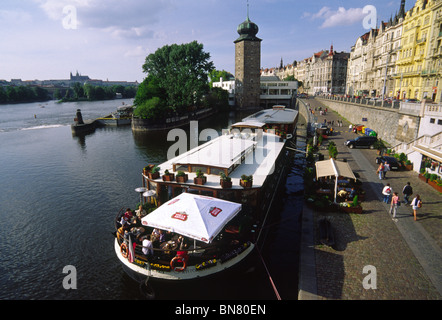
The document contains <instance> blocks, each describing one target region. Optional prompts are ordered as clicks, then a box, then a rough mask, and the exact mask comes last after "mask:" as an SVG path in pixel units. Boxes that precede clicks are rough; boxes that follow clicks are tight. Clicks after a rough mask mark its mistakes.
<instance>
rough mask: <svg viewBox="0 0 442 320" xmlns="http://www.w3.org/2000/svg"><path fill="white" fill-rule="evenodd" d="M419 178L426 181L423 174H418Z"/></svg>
mask: <svg viewBox="0 0 442 320" xmlns="http://www.w3.org/2000/svg"><path fill="white" fill-rule="evenodd" d="M418 177H419V179H420V180H422V181H423V182H425V183H427V182H428V178H426V177H425V176H424V175H423V174H421V173H420V174H419V176H418Z"/></svg>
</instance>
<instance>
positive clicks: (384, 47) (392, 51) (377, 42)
mask: <svg viewBox="0 0 442 320" xmlns="http://www.w3.org/2000/svg"><path fill="white" fill-rule="evenodd" d="M404 17H405V0H402V1H401V6H400V8H399V13H398V14H396V15H395V17H394V18H393V17H391V18H390V20H389V21H388V22H381V24H380V26H379V28H376V29H371V30H370V31H369V32H367V33H365V34H363V35H362V36H360V37H359V38H358V39H357V40H356V43H355V45H354V46H352V48H351V53H350V59H349V63H348V68H347V88H346V94H348V95H351V96H372V97H376V96H377V97H382V96H384V97H391V96H393V91H394V81H395V80H394V75H395V74H396V68H397V67H396V61H397V59H398V53H399V50H400V49H401V39H402V24H403V21H404Z"/></svg>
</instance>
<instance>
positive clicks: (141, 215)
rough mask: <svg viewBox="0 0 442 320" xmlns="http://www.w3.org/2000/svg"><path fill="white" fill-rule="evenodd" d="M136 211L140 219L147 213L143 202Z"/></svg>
mask: <svg viewBox="0 0 442 320" xmlns="http://www.w3.org/2000/svg"><path fill="white" fill-rule="evenodd" d="M135 212H136V214H137V217H138V218H140V219H141V218H143V217H144V216H146V215H147V213H146V210H144V209H143V206H142V205H141V204H140V206H139V207H138V210H135Z"/></svg>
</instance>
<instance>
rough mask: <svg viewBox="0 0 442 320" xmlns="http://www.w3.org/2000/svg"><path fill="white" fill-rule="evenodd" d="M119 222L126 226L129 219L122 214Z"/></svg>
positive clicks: (128, 223)
mask: <svg viewBox="0 0 442 320" xmlns="http://www.w3.org/2000/svg"><path fill="white" fill-rule="evenodd" d="M120 224H121V225H122V226H126V225H127V226H129V225H130V222H129V219H128V218H127V217H125V216H122V217H121V220H120Z"/></svg>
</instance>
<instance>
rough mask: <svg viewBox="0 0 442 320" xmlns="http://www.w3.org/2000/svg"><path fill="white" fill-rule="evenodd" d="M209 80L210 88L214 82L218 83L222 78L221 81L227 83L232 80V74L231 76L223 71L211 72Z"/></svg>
mask: <svg viewBox="0 0 442 320" xmlns="http://www.w3.org/2000/svg"><path fill="white" fill-rule="evenodd" d="M209 78H210V88H212V87H213V83H214V82H219V81H220V79H221V78H223V81H228V80H230V79H232V78H234V76H233V74H231V73H230V72H228V71H225V70H221V71H220V70H212V71H211V72H210V74H209Z"/></svg>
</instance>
